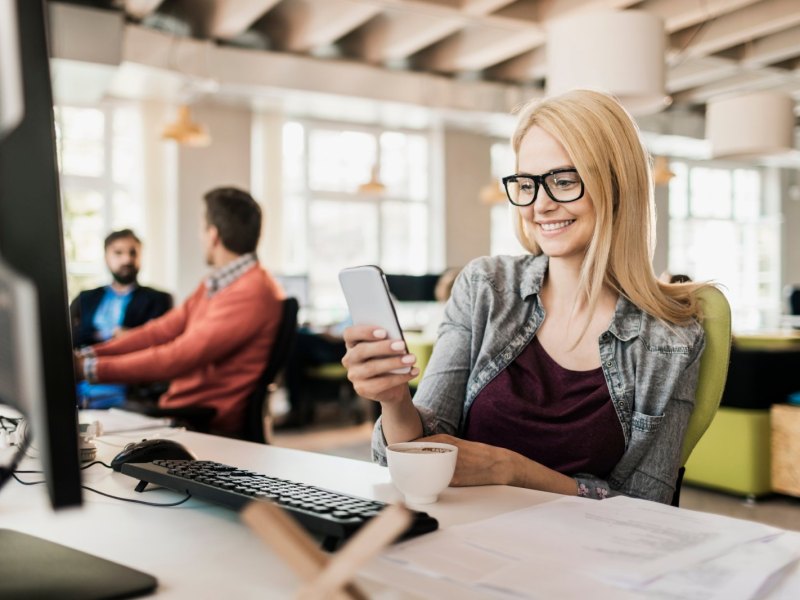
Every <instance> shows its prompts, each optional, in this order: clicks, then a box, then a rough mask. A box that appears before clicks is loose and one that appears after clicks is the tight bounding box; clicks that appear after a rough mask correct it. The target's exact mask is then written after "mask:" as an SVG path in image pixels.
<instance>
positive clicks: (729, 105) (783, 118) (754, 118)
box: [706, 91, 794, 159]
mask: <svg viewBox="0 0 800 600" xmlns="http://www.w3.org/2000/svg"><path fill="white" fill-rule="evenodd" d="M706 139H708V140H709V141H710V142H711V153H712V155H713V157H714V158H739V159H743V158H759V157H764V156H771V155H776V154H783V153H786V152H791V151H792V149H793V147H794V100H792V97H791V96H790V95H789V94H784V93H781V92H771V91H770V92H755V93H751V94H744V95H741V96H735V97H730V98H722V99H718V100H715V99H711V100H710V101H709V102H708V104H707V105H706Z"/></svg>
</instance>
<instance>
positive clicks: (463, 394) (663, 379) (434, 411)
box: [342, 90, 704, 503]
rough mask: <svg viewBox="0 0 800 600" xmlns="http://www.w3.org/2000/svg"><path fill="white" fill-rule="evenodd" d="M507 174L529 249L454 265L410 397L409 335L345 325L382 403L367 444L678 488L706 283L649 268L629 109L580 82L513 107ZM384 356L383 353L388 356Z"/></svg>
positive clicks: (655, 496) (563, 485)
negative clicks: (423, 442) (677, 281)
mask: <svg viewBox="0 0 800 600" xmlns="http://www.w3.org/2000/svg"><path fill="white" fill-rule="evenodd" d="M512 146H513V148H514V151H515V153H516V158H517V174H516V175H512V176H509V177H506V178H504V184H505V186H506V191H507V193H508V197H509V200H510V201H511V202H512V204H514V205H515V206H516V215H515V230H516V234H517V237H518V238H519V240H520V242H521V243H522V244H523V245H524V246H525V247H526V248H527V249H528V250H529V251H530V252H531V255H526V256H519V257H508V256H502V257H492V258H480V259H477V260H475V261H473V262H472V263H470V264H469V265H468V266H467V267H466V268H465V269H464V271H463V272H462V274H461V275H460V276H459V278H458V280H457V282H456V285H455V287H454V289H453V294H452V296H451V299H450V301H449V303H448V305H447V309H446V312H445V320H444V322H443V323H442V326H441V328H440V330H439V339H438V340H437V343H436V346H435V349H434V353H433V356H432V358H431V361H430V363H429V364H428V367H427V369H426V372H425V377H424V379H423V381H422V382H421V384H420V386H419V389H418V391H417V394H416V395H415V397H414V401H413V403H412V400H411V396H410V393H409V390H408V386H407V385H406V383H407V381H408V380H410V379H411V378H413V377H415V376H416V374H417V372H416V369H415V370H412V372H411V373H409V374H408V375H396V374H392V373H391V371H392V370H393V369H397V368H398V366H401V365H408V364H413V363H414V361H415V358H414V356H413V355H406V354H405V353H404V348H403V346H402V342H397V341H393V340H387V339H386V332H385V331H381V330H377V331H376V330H375V328H372V327H351V328H349V329H347V330H346V331H345V335H344V338H345V342H346V344H347V349H348V350H347V353H346V355H345V357H344V359H343V360H342V363H343V364H344V365H345V366H346V367H347V369H348V376H349V378H350V380H351V381H352V382H353V384H354V386H355V389H356V391H357V392H358V393H359V394H360V395H361V396H364V397H366V398H370V399H372V400H375V401H378V402H380V403H381V407H382V418H381V420H380V421H379V422H378V423H377V424H376V427H375V434H374V436H373V454H374V457H375V459H376V460H377V461H379V462H384V461H385V446H386V444H387V443H395V442H401V441H408V440H412V439H417V438H421V437H428V439H431V440H436V441H446V442H450V443H453V444H456V445H457V446H458V447H459V455H458V464H457V467H456V473H455V476H454V478H453V481H452V483H451V485H485V484H508V485H515V486H521V487H528V488H533V489H538V490H545V491H550V492H557V493H561V494H572V495H575V494H577V495H580V496H587V497H592V498H604V497H606V496H611V495H616V494H626V495H630V496H634V497H640V498H647V499H651V500H656V501H659V502H664V503H668V502H670V500H671V498H672V495H673V492H674V487H675V480H676V477H677V471H678V468H679V467H680V465H679V464H678V463H679V461H680V450H681V442H682V440H683V435H684V432H685V429H686V425H687V422H688V420H689V415H690V414H691V412H692V407H693V403H694V395H695V388H696V385H697V375H698V370H699V361H700V355H701V354H702V351H703V347H704V337H703V330H702V327H701V326H700V324H699V322H698V320H697V319H698V317H699V306H698V302H697V300H696V296H695V292H696V291H697V289H698V288H699V287H702V284H691V283H689V284H683V285H670V284H663V283H660V282H659V281H658V280H657V279H656V277H655V275H654V273H653V270H652V266H651V258H652V251H653V247H654V243H653V223H654V206H653V185H652V178H651V173H650V166H649V161H648V156H647V152H646V150H645V149H644V147H643V146H642V143H641V141H640V139H639V136H638V130H637V128H636V125H635V124H634V122H633V121H632V119H631V118H630V116H629V115H628V114H627V113H626V112H625V110H624V109H623V108H622V107H621V106H620V105H619V104H618V103H617V102H616V100H614V99H613V98H611V97H610V96H607V95H605V94H601V93H598V92H591V91H586V90H577V91H573V92H569V93H567V94H564V95H562V96H557V97H554V98H551V99H548V100H545V101H542V102H535V103H530V104H529V105H527V106H526V107H525V108H524V109H523V110H522V112H521V114H520V117H519V122H518V125H517V129H516V131H515V133H514V135H513V137H512ZM387 355H390V357H389V358H386V356H387Z"/></svg>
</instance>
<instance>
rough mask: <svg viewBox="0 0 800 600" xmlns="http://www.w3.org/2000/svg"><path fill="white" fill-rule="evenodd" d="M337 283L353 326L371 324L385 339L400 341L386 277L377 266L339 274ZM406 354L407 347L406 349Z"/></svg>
mask: <svg viewBox="0 0 800 600" xmlns="http://www.w3.org/2000/svg"><path fill="white" fill-rule="evenodd" d="M339 284H340V285H341V286H342V291H343V292H344V298H345V300H347V308H348V309H349V310H350V317H351V318H352V319H353V324H354V325H374V326H375V327H380V328H381V329H385V330H386V333H387V334H388V339H391V340H403V343H405V338H403V331H402V329H400V322H399V321H398V320H397V312H395V310H394V304H393V303H392V297H391V296H390V295H389V286H388V285H387V283H386V276H385V275H384V274H383V271H382V270H381V268H380V267H376V266H374V265H363V266H361V267H350V268H348V269H342V270H341V271H339ZM406 352H408V346H406ZM410 371H411V367H402V368H400V369H395V370H394V371H392V373H398V374H403V373H409V372H410Z"/></svg>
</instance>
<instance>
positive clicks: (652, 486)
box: [575, 335, 705, 504]
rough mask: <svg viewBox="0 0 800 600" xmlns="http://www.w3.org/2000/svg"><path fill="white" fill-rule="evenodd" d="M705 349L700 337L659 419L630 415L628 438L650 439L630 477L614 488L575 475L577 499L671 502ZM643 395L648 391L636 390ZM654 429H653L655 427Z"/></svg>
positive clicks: (594, 479)
mask: <svg viewBox="0 0 800 600" xmlns="http://www.w3.org/2000/svg"><path fill="white" fill-rule="evenodd" d="M704 348H705V339H704V337H702V335H701V336H700V338H699V339H698V340H697V342H696V343H695V345H694V348H693V350H694V353H693V355H692V356H691V358H690V359H689V360H688V362H687V365H686V367H685V369H684V371H683V376H682V377H680V378H674V379H673V380H672V382H670V383H671V385H672V389H671V390H670V392H669V395H670V398H669V401H668V402H667V405H666V409H665V410H664V414H663V415H656V416H654V417H644V416H641V417H639V420H642V422H641V423H638V424H637V415H636V414H634V418H633V424H632V433H631V435H642V436H649V437H650V438H651V439H650V440H649V443H648V444H647V445H646V446H645V449H644V451H643V452H642V455H641V459H640V460H639V462H638V464H637V465H636V467H635V468H634V470H633V473H632V475H631V476H630V477H628V478H627V479H626V480H625V481H624V482H622V483H621V484H620V485H618V486H613V485H612V484H611V483H610V482H609V481H606V480H603V479H600V478H598V477H595V476H593V475H589V474H578V475H576V476H575V481H576V483H577V485H578V495H579V496H584V497H587V498H596V499H603V498H606V497H611V496H618V495H626V496H631V497H634V498H643V499H645V500H654V501H656V502H661V503H664V504H669V503H670V502H671V501H672V496H673V494H674V493H675V483H676V480H677V476H678V470H679V469H680V467H681V465H680V460H681V449H682V443H683V437H684V435H685V433H686V428H687V426H688V424H689V418H690V417H691V415H692V410H693V409H694V402H695V392H696V390H697V380H698V375H699V372H700V357H701V356H702V354H703V349H704ZM636 393H637V394H640V393H641V394H646V393H648V390H636ZM656 424H657V426H655V427H654V425H656Z"/></svg>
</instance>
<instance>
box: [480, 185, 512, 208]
mask: <svg viewBox="0 0 800 600" xmlns="http://www.w3.org/2000/svg"><path fill="white" fill-rule="evenodd" d="M478 198H480V201H481V204H486V205H488V206H495V205H497V204H505V203H506V202H508V198H507V197H506V193H505V191H504V190H503V184H502V183H501V182H500V180H498V179H493V180H492V181H491V182H489V183H487V184H486V185H485V186H483V187H482V188H481V191H480V192H479V194H478Z"/></svg>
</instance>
